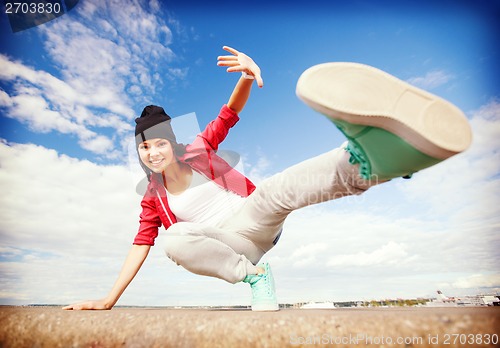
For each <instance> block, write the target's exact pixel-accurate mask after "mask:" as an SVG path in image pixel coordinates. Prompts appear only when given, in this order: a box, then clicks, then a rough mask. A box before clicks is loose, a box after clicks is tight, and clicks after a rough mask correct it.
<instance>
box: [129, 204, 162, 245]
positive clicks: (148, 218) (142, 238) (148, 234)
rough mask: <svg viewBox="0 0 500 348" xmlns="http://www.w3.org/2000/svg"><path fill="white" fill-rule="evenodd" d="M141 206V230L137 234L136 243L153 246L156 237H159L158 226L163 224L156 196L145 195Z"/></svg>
mask: <svg viewBox="0 0 500 348" xmlns="http://www.w3.org/2000/svg"><path fill="white" fill-rule="evenodd" d="M141 207H142V212H141V215H140V220H139V222H140V226H139V232H138V233H137V235H136V236H135V239H134V244H137V245H151V246H153V245H154V244H155V239H156V237H158V228H159V227H160V226H161V219H160V216H159V215H158V212H157V210H156V204H155V200H154V197H151V196H150V197H144V198H143V200H142V202H141Z"/></svg>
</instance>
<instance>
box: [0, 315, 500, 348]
mask: <svg viewBox="0 0 500 348" xmlns="http://www.w3.org/2000/svg"><path fill="white" fill-rule="evenodd" d="M499 335H500V307H458V308H422V307H410V308H379V309H377V308H365V309H361V308H360V309H358V308H349V309H330V310H317V309H310V310H304V309H302V310H300V309H285V310H281V311H279V312H271V313H263V312H252V311H249V310H203V309H163V308H114V309H112V310H110V311H64V310H62V309H61V308H60V307H39V306H34V307H11V306H0V347H50V348H53V347H148V348H149V347H190V348H191V347H210V348H213V347H243V348H245V347H328V346H330V347H498V346H500V342H499Z"/></svg>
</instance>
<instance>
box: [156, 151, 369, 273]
mask: <svg viewBox="0 0 500 348" xmlns="http://www.w3.org/2000/svg"><path fill="white" fill-rule="evenodd" d="M349 156H350V155H349V153H347V152H346V151H345V150H344V148H343V147H341V148H337V149H334V150H332V151H330V152H327V153H325V154H322V155H320V156H317V157H314V158H311V159H309V160H306V161H304V162H301V163H299V164H297V165H295V166H292V167H290V168H288V169H286V170H285V171H283V172H281V173H278V174H276V175H274V176H272V177H270V178H268V179H266V180H265V181H264V182H262V183H261V184H260V185H258V187H257V188H256V190H255V191H254V192H253V193H252V194H251V195H250V196H249V197H248V198H247V199H246V202H245V204H244V205H243V207H242V208H241V209H240V210H239V211H238V212H237V213H236V214H235V215H233V216H232V217H231V218H229V219H227V220H226V221H221V223H220V224H218V225H217V226H206V225H203V224H197V223H190V222H178V223H176V224H174V225H172V226H171V227H170V228H169V229H168V230H167V233H166V235H167V236H166V238H165V244H166V245H165V252H166V254H167V256H168V257H169V258H170V259H172V260H173V261H174V262H176V263H177V264H178V265H181V266H183V267H184V268H185V269H187V270H189V271H190V272H193V273H196V274H200V275H206V276H212V277H217V278H221V279H224V280H226V281H228V282H230V283H237V282H239V281H241V280H243V279H244V278H245V276H246V275H247V274H256V273H257V269H256V266H255V265H256V264H257V263H258V262H259V260H260V259H261V257H262V256H263V255H264V254H265V253H266V252H267V251H269V250H270V249H271V248H272V247H273V246H274V245H275V244H276V242H277V239H278V238H279V236H280V234H281V230H282V226H283V223H284V222H285V219H286V217H287V216H288V214H290V213H291V212H292V211H294V210H296V209H299V208H302V207H305V206H308V205H311V204H316V203H320V202H325V201H328V200H332V199H336V198H340V197H344V196H348V195H353V194H356V195H357V194H361V193H363V192H364V191H366V190H367V189H368V188H369V187H370V186H372V185H375V184H376V182H372V181H366V180H363V179H362V178H361V177H360V176H359V175H358V170H359V168H358V167H359V166H358V165H352V164H350V163H349Z"/></svg>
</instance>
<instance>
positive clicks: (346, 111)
mask: <svg viewBox="0 0 500 348" xmlns="http://www.w3.org/2000/svg"><path fill="white" fill-rule="evenodd" d="M297 96H298V97H299V98H300V99H301V100H302V101H304V102H305V103H306V104H307V105H309V106H310V107H312V108H313V109H314V110H316V111H318V112H320V113H322V114H324V115H326V116H327V117H328V118H329V119H330V120H331V121H332V122H333V123H334V124H335V125H336V126H337V128H339V129H340V131H341V132H342V133H344V135H345V136H346V137H347V139H348V140H349V145H348V147H347V150H348V151H349V152H350V154H351V159H350V162H351V163H352V164H355V163H359V164H360V175H361V176H362V177H363V178H365V179H370V178H372V177H373V176H376V177H377V178H378V179H380V180H389V179H392V178H395V177H400V176H402V177H409V176H411V175H412V174H413V173H415V172H417V171H419V170H421V169H424V168H427V167H430V166H432V165H434V164H437V163H439V162H441V161H443V160H445V159H447V158H449V157H451V156H453V155H456V154H458V153H460V152H462V151H464V150H466V149H467V148H468V147H469V145H470V143H471V140H472V132H471V128H470V126H469V123H468V121H467V118H466V117H465V115H464V114H463V113H462V111H460V109H458V108H457V107H456V106H454V105H453V104H451V103H449V102H447V101H446V100H444V99H441V98H439V97H437V96H435V95H433V94H430V93H428V92H425V91H423V90H421V89H419V88H416V87H414V86H411V85H409V84H408V83H406V82H403V81H401V80H399V79H397V78H396V77H394V76H392V75H389V74H387V73H385V72H383V71H381V70H378V69H376V68H373V67H371V66H367V65H363V64H358V63H325V64H320V65H316V66H313V67H311V68H309V69H307V70H306V71H305V72H304V73H303V74H302V75H301V76H300V78H299V81H298V82H297Z"/></svg>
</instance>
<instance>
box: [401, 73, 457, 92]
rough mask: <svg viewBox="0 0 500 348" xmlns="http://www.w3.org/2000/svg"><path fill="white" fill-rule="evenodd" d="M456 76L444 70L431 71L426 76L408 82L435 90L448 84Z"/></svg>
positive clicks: (413, 78) (410, 79)
mask: <svg viewBox="0 0 500 348" xmlns="http://www.w3.org/2000/svg"><path fill="white" fill-rule="evenodd" d="M453 78H454V76H453V75H451V74H448V73H446V72H444V71H442V70H434V71H430V72H428V73H427V74H425V75H424V76H417V77H412V78H409V79H408V80H406V81H407V82H408V83H410V84H412V85H415V86H418V87H420V88H424V89H433V88H436V87H439V86H442V85H445V84H447V83H448V82H449V81H451V80H453Z"/></svg>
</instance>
